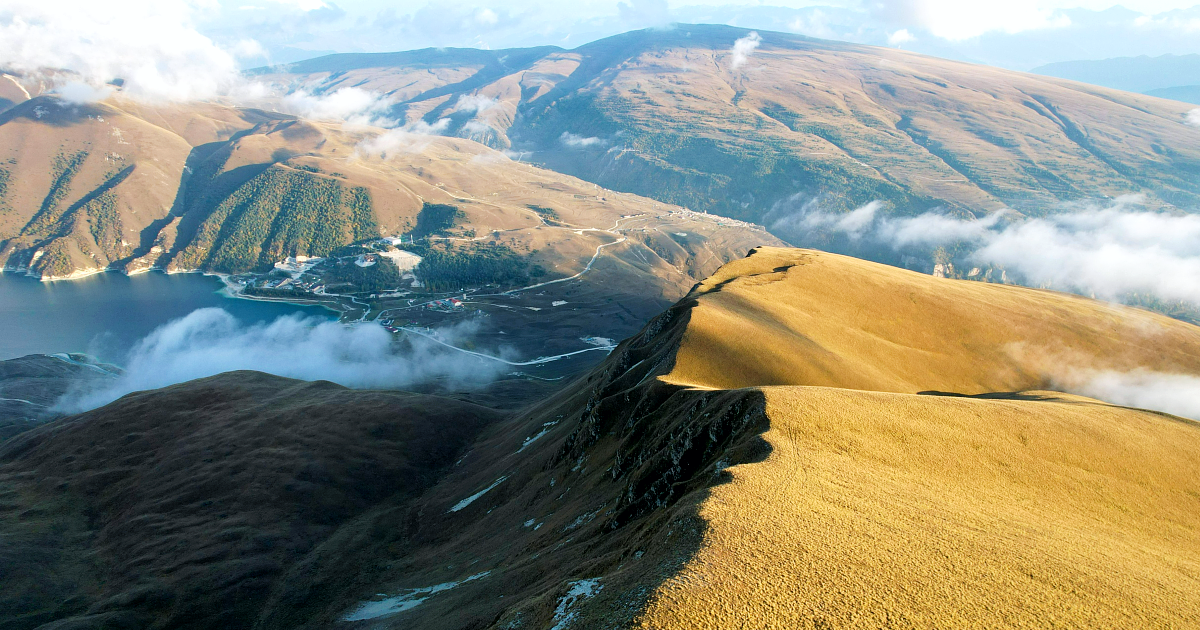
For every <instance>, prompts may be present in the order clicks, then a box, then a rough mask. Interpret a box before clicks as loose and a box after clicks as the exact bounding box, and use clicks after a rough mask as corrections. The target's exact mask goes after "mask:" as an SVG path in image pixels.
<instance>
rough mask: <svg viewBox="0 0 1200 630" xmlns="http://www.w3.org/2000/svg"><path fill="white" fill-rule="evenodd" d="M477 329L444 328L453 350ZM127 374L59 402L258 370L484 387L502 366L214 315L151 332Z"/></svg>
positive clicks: (368, 383) (311, 323)
mask: <svg viewBox="0 0 1200 630" xmlns="http://www.w3.org/2000/svg"><path fill="white" fill-rule="evenodd" d="M475 330H476V328H475V324H471V323H468V324H464V325H460V326H456V327H449V328H443V329H440V330H439V331H437V333H436V334H437V335H438V336H439V337H440V338H441V339H442V340H443V341H445V342H446V343H450V344H452V345H453V344H457V343H460V342H461V340H462V339H465V338H467V337H470V336H472V335H473V334H474V333H475ZM125 367H126V369H125V374H124V375H123V376H121V377H120V378H119V379H117V380H116V381H115V382H113V383H111V384H110V385H108V386H106V387H105V388H104V389H102V390H100V391H88V392H72V393H70V394H68V395H67V396H65V397H64V399H63V400H62V401H60V402H59V404H58V406H59V408H61V409H63V410H64V411H68V412H76V411H83V410H86V409H91V408H95V407H98V406H100V405H103V404H107V403H108V402H111V401H113V400H116V399H117V398H119V397H120V396H123V395H125V394H127V393H130V392H134V391H140V390H146V389H155V388H159V387H165V386H167V385H172V384H175V383H182V382H184V381H189V380H192V379H197V378H203V377H206V376H212V375H214V374H220V373H222V372H229V371H231V370H258V371H261V372H268V373H271V374H276V375H279V376H286V377H290V378H298V379H304V380H310V381H311V380H328V381H333V382H335V383H340V384H342V385H346V386H348V387H387V388H395V387H405V386H410V385H413V384H415V383H421V382H429V381H433V380H444V381H449V382H452V383H455V384H466V385H470V384H482V383H486V382H488V381H490V380H492V379H494V378H496V377H497V376H499V375H500V374H501V373H502V368H506V367H507V366H506V365H505V364H502V363H500V362H497V361H490V360H486V359H481V358H479V357H474V356H471V355H469V354H465V353H460V352H457V351H455V350H453V349H450V348H447V347H445V346H443V345H440V344H437V343H435V342H433V341H430V340H427V339H425V338H423V337H417V336H414V337H413V338H412V339H409V340H408V341H407V342H404V343H401V342H396V341H394V340H393V338H392V336H391V335H390V334H389V333H388V332H387V331H385V330H384V329H383V328H382V327H381V326H379V325H376V324H362V325H356V326H345V325H342V324H339V323H336V322H330V321H327V320H316V319H305V318H302V317H300V316H286V317H280V318H279V319H276V320H275V321H273V322H270V323H263V324H255V325H244V324H242V323H240V322H238V320H237V319H235V318H234V317H233V316H232V315H230V314H229V313H228V312H226V311H224V310H222V309H219V308H204V309H199V310H196V311H193V312H192V313H191V314H189V315H187V316H185V317H182V318H180V319H177V320H174V321H171V322H169V323H167V324H164V325H162V326H160V327H159V328H157V329H156V330H154V332H152V333H150V334H149V335H147V336H146V337H145V338H144V339H142V340H141V341H139V342H138V343H137V344H136V345H135V346H134V348H133V349H132V350H131V351H130V353H129V357H128V359H127V361H126V363H125Z"/></svg>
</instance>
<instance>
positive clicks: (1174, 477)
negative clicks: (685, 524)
mask: <svg viewBox="0 0 1200 630" xmlns="http://www.w3.org/2000/svg"><path fill="white" fill-rule="evenodd" d="M766 395H767V401H768V406H767V414H768V416H769V417H770V418H771V429H770V430H769V431H768V432H767V433H766V435H765V438H766V440H767V441H768V442H769V443H770V444H771V446H772V447H773V449H774V450H773V452H772V454H771V456H770V457H769V458H768V459H767V460H766V461H765V462H763V463H760V464H750V465H744V466H738V467H735V468H734V469H732V471H733V482H732V483H728V484H725V485H722V486H718V487H716V488H715V489H714V490H713V491H712V494H711V495H710V496H709V497H708V498H707V500H706V501H704V503H703V505H702V507H701V509H700V516H701V517H702V518H703V519H704V520H705V521H706V522H707V525H708V528H707V531H706V533H705V536H704V543H703V545H702V548H701V550H700V552H699V553H698V554H697V555H696V556H695V557H694V558H693V559H692V560H691V561H690V562H689V563H688V565H687V567H686V568H685V569H684V570H683V571H682V572H681V573H680V574H678V575H676V576H675V577H674V578H672V579H671V580H669V581H667V582H666V583H665V584H663V585H662V586H661V587H660V588H659V589H658V590H657V592H656V593H655V595H654V596H653V597H652V599H651V603H650V605H649V606H648V608H647V610H646V611H645V613H644V614H643V616H642V618H641V620H640V625H641V627H644V628H831V627H832V628H842V627H856V628H882V627H889V628H892V627H894V628H906V627H921V628H931V627H943V628H959V627H976V628H982V627H993V628H995V627H1025V628H1047V627H1076V628H1082V627H1092V628H1097V627H1125V628H1135V627H1136V628H1155V627H1195V626H1196V625H1197V624H1200V599H1197V597H1196V595H1195V594H1196V593H1197V592H1198V590H1197V589H1200V532H1198V531H1197V522H1196V518H1195V515H1196V509H1197V507H1198V504H1200V460H1198V458H1197V457H1196V453H1197V452H1200V431H1198V430H1197V427H1196V426H1195V425H1194V424H1191V423H1187V422H1185V421H1180V420H1176V419H1171V418H1167V417H1163V416H1160V415H1157V414H1153V413H1149V412H1139V411H1130V410H1126V409H1121V408H1115V407H1109V406H1106V405H1103V404H1099V403H1094V402H1088V401H1085V400H1080V399H1074V398H1070V397H1060V398H1059V399H1058V400H1056V401H1054V402H1050V401H1038V402H1031V401H1006V400H978V399H964V398H945V397H933V396H913V395H907V394H890V393H877V392H858V391H849V390H839V389H830V388H808V387H784V388H767V390H766Z"/></svg>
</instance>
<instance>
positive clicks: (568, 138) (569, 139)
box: [558, 131, 608, 149]
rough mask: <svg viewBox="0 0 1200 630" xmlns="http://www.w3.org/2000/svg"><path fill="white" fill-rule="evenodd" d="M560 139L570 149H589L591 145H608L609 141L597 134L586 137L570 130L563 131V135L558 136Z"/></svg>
mask: <svg viewBox="0 0 1200 630" xmlns="http://www.w3.org/2000/svg"><path fill="white" fill-rule="evenodd" d="M558 141H559V142H560V143H562V145H563V146H564V147H567V148H568V149H587V148H591V147H604V146H608V141H607V140H605V139H604V138H597V137H595V136H592V137H587V138H585V137H584V136H580V135H577V134H573V133H571V132H569V131H564V132H562V135H561V136H559V137H558Z"/></svg>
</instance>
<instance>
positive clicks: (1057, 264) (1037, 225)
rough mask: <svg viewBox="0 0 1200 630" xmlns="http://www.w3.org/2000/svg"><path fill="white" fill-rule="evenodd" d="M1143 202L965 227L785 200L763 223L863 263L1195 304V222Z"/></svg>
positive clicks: (951, 221)
mask: <svg viewBox="0 0 1200 630" xmlns="http://www.w3.org/2000/svg"><path fill="white" fill-rule="evenodd" d="M1142 202H1143V200H1142V198H1141V197H1140V196H1126V197H1120V198H1117V199H1115V200H1112V201H1111V202H1109V203H1107V204H1106V205H1077V206H1073V207H1068V208H1064V209H1063V211H1061V212H1059V213H1057V214H1053V215H1048V216H1044V217H1037V218H1023V217H1020V216H1018V215H1016V214H1015V213H1011V212H1005V211H1001V212H996V213H993V214H991V215H988V216H986V217H982V218H969V219H963V218H957V217H952V216H947V215H943V214H937V213H926V214H922V215H919V216H915V217H890V216H882V215H881V213H880V212H879V210H880V209H881V208H882V204H880V203H879V202H872V203H870V204H867V205H865V206H863V207H861V208H859V209H857V210H854V211H852V212H849V213H831V212H826V211H824V210H823V209H822V208H821V205H820V203H819V202H818V201H816V200H812V199H809V200H804V199H792V200H790V202H789V203H785V204H781V205H779V206H777V207H776V208H775V210H773V211H772V213H771V214H770V215H769V216H768V222H767V223H768V225H769V226H770V227H771V230H772V231H773V232H775V233H777V234H780V235H782V236H784V238H788V239H789V240H791V241H792V242H794V243H797V244H814V243H821V244H823V245H826V243H825V242H822V241H821V240H820V239H822V238H824V239H826V241H827V242H829V239H833V241H836V243H835V245H834V246H833V247H828V245H826V246H827V247H828V248H830V249H835V250H836V249H847V250H850V252H849V253H855V254H856V255H865V256H866V257H872V256H871V253H872V252H874V253H876V254H878V253H881V252H882V253H887V252H890V253H891V254H893V255H895V254H908V253H911V254H913V255H918V254H920V253H924V254H926V255H928V252H930V251H931V250H933V249H934V248H938V247H943V248H950V249H952V250H953V251H954V258H955V260H956V262H965V263H968V264H971V265H976V266H980V267H986V266H995V267H999V268H1002V269H1004V270H1006V272H1007V273H1008V274H1010V277H1011V278H1012V279H1014V280H1016V281H1020V282H1022V283H1024V284H1027V285H1031V286H1040V287H1047V288H1056V289H1061V290H1068V291H1075V292H1079V293H1082V294H1085V295H1094V296H1095V297H1098V298H1102V299H1108V300H1120V299H1122V298H1123V297H1124V296H1127V295H1130V294H1138V295H1147V294H1148V295H1153V296H1156V297H1158V298H1160V299H1163V300H1169V301H1180V302H1187V303H1189V304H1193V305H1200V216H1196V215H1172V214H1166V213H1161V212H1151V211H1146V210H1144V209H1143V208H1142ZM839 244H840V245H841V246H840V247H839V246H837V245H839Z"/></svg>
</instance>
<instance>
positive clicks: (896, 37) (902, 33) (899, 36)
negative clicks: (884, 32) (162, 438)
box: [887, 28, 916, 46]
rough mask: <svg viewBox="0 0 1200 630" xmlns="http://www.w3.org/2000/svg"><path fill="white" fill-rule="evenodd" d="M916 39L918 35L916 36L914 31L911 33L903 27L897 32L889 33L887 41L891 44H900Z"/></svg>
mask: <svg viewBox="0 0 1200 630" xmlns="http://www.w3.org/2000/svg"><path fill="white" fill-rule="evenodd" d="M915 39H916V37H914V36H913V34H912V33H909V32H908V29H906V28H902V29H900V30H898V31H896V32H895V33H892V34H890V35H888V39H887V41H888V44H891V45H892V46H899V45H901V44H907V43H908V42H911V41H913V40H915Z"/></svg>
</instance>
